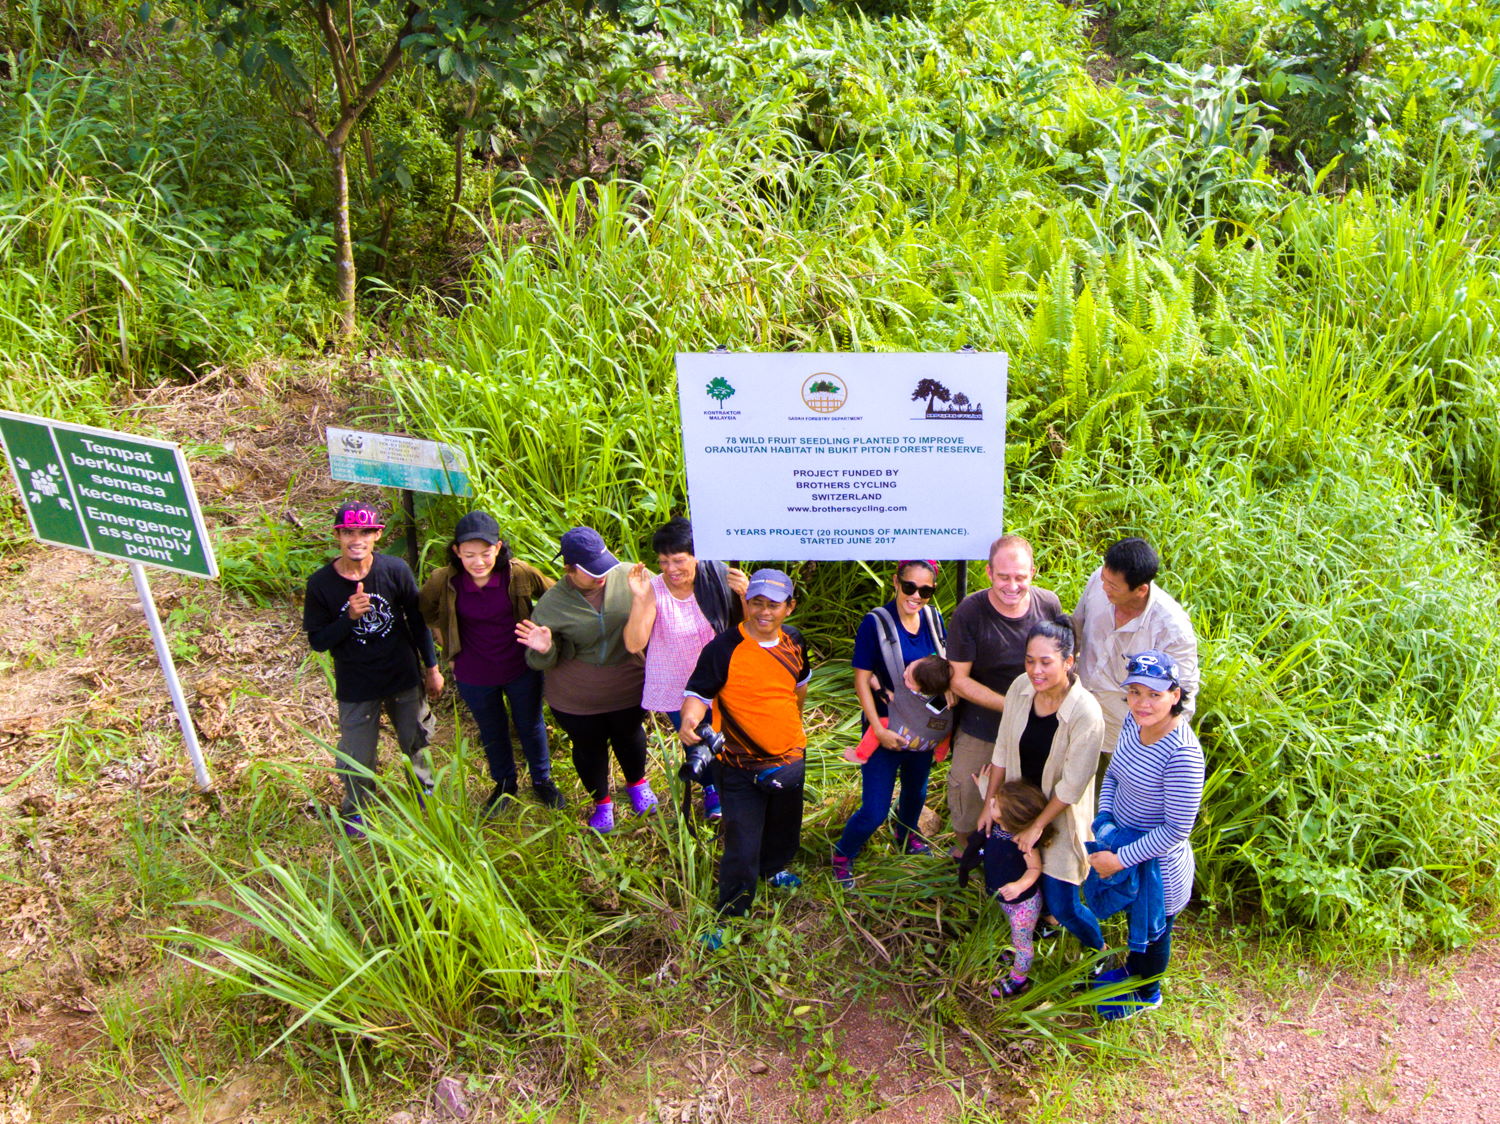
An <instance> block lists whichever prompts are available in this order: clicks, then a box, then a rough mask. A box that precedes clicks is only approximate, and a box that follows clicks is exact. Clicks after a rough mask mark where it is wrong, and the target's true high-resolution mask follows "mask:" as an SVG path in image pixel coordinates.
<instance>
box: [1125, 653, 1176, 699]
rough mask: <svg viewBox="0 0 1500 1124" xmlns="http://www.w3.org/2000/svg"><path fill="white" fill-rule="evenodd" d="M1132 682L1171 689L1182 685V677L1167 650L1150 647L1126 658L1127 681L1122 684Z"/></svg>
mask: <svg viewBox="0 0 1500 1124" xmlns="http://www.w3.org/2000/svg"><path fill="white" fill-rule="evenodd" d="M1131 683H1139V684H1140V685H1141V686H1143V687H1150V688H1151V689H1152V690H1153V691H1170V690H1171V689H1172V688H1173V687H1178V686H1181V685H1182V679H1181V676H1180V675H1179V673H1178V671H1177V661H1176V660H1174V659H1173V658H1172V657H1171V656H1169V655H1167V653H1165V652H1162V651H1158V650H1157V649H1155V648H1148V649H1147V650H1146V651H1144V652H1137V653H1136V654H1135V655H1133V656H1129V657H1127V658H1126V660H1125V682H1123V683H1121V684H1120V686H1121V687H1127V686H1129V685H1130V684H1131Z"/></svg>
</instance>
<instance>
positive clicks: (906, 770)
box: [833, 747, 932, 861]
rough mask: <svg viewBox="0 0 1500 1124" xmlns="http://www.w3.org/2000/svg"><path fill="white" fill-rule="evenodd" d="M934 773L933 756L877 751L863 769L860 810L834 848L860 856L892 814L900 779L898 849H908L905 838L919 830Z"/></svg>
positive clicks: (846, 853)
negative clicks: (923, 807)
mask: <svg viewBox="0 0 1500 1124" xmlns="http://www.w3.org/2000/svg"><path fill="white" fill-rule="evenodd" d="M931 772H932V753H931V751H930V750H929V751H928V752H925V753H914V752H912V751H911V750H906V749H881V748H878V747H877V748H876V750H875V752H874V753H872V754H870V758H869V760H868V761H866V762H865V763H864V764H863V765H861V766H860V770H859V774H860V804H859V810H858V811H856V812H855V813H854V815H852V816H850V817H849V822H848V823H846V824H845V825H844V832H843V834H842V835H840V836H839V841H838V842H837V843H835V844H834V846H833V849H834V851H835V852H837V853H838V854H840V855H842V856H843V857H844V858H846V859H849V860H851V861H852V860H854V859H856V858H858V857H859V853H860V852H861V851H862V850H864V848H865V844H866V843H868V842H869V840H870V836H872V835H874V834H875V832H876V831H878V830H879V829H880V825H881V824H883V823H885V821H886V818H887V817H888V816H889V815H890V814H891V796H892V795H893V794H894V793H895V791H896V778H897V777H898V776H899V777H900V778H901V802H900V803H899V804H898V805H897V806H896V824H895V831H896V846H898V847H905V846H906V837H907V836H908V835H910V834H913V833H915V832H916V830H917V821H918V819H919V818H920V817H921V815H922V806H923V805H924V804H925V803H926V802H927V777H928V774H930V773H931Z"/></svg>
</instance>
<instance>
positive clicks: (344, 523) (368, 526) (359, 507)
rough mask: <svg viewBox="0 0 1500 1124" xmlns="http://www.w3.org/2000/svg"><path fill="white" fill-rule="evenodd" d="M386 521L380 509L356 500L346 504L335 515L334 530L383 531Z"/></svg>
mask: <svg viewBox="0 0 1500 1124" xmlns="http://www.w3.org/2000/svg"><path fill="white" fill-rule="evenodd" d="M384 527H385V520H384V519H383V518H382V517H381V515H380V509H379V508H378V507H376V506H375V505H374V504H372V503H364V502H362V501H359V500H356V501H354V502H353V503H346V504H343V505H341V506H340V507H339V509H338V510H337V511H335V512H334V513H333V529H334V530H335V531H343V530H355V531H364V530H377V531H378V530H382V529H383V528H384Z"/></svg>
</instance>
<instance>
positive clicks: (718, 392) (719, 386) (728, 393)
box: [703, 377, 734, 402]
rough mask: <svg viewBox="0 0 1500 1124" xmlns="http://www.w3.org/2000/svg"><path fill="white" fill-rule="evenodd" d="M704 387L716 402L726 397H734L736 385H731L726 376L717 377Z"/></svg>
mask: <svg viewBox="0 0 1500 1124" xmlns="http://www.w3.org/2000/svg"><path fill="white" fill-rule="evenodd" d="M703 389H704V390H705V391H707V393H708V396H709V397H710V398H712V399H713V400H714V401H715V402H723V401H724V399H726V398H732V397H734V387H732V386H730V385H729V380H728V379H726V378H722V377H720V378H716V379H714V380H713V381H712V382H710V383H709V384H708V385H707V386H706V387H704V388H703Z"/></svg>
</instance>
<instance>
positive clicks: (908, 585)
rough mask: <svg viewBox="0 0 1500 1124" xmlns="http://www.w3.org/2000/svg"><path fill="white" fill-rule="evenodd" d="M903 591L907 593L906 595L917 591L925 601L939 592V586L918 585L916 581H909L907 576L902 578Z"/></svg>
mask: <svg viewBox="0 0 1500 1124" xmlns="http://www.w3.org/2000/svg"><path fill="white" fill-rule="evenodd" d="M901 592H902V593H904V594H906V596H908V597H910V596H911V595H912V594H913V593H915V594H916V595H917V596H918V597H920V598H922V600H924V601H925V600H927V599H928V598H930V597H931V596H932V595H933V594H934V593H936V592H937V586H935V585H918V584H917V583H916V582H909V581H907V580H906V579H905V578H902V579H901Z"/></svg>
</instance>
